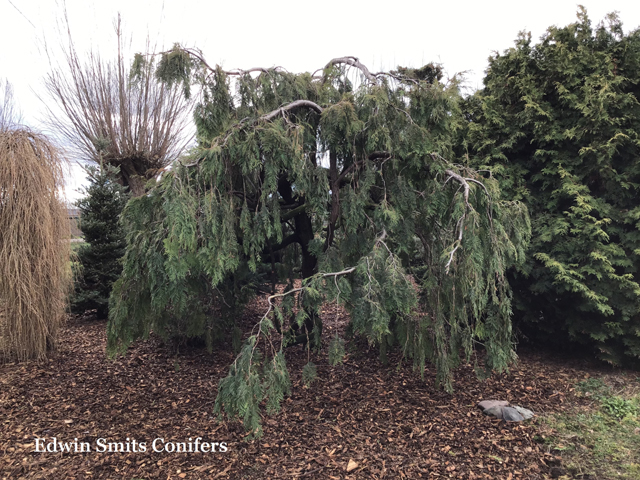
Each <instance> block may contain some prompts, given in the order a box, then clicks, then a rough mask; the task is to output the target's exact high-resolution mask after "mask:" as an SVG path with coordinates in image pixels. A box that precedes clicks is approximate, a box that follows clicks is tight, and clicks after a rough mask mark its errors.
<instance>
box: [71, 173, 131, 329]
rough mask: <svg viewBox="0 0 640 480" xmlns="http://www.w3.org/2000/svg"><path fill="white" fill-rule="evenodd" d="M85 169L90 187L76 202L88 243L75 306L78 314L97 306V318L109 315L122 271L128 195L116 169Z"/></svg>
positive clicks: (80, 260)
mask: <svg viewBox="0 0 640 480" xmlns="http://www.w3.org/2000/svg"><path fill="white" fill-rule="evenodd" d="M86 171H87V173H88V177H89V187H88V188H87V189H86V190H85V193H86V196H85V197H84V198H82V199H81V200H79V201H78V204H77V205H78V208H79V209H80V214H81V216H80V229H81V230H82V234H83V236H84V240H85V242H87V244H86V245H83V246H82V247H81V248H80V250H79V252H78V263H79V265H80V266H81V268H80V271H79V272H78V274H77V279H76V286H75V294H74V298H73V303H72V309H73V311H74V312H76V313H83V312H85V311H86V310H92V309H95V310H97V316H98V318H107V316H108V312H109V294H110V293H111V287H112V285H113V282H115V281H116V280H117V279H118V277H119V276H120V272H121V271H122V264H121V263H120V260H121V258H122V257H123V256H124V252H125V247H126V243H125V236H124V231H123V228H122V226H121V225H120V223H119V218H120V214H121V213H122V210H123V208H124V206H125V204H126V203H127V199H128V195H127V193H126V191H125V188H124V187H123V186H121V185H119V184H118V183H117V181H116V178H117V177H116V175H117V169H116V168H114V167H111V166H105V167H103V168H99V167H96V166H93V165H90V166H88V167H86Z"/></svg>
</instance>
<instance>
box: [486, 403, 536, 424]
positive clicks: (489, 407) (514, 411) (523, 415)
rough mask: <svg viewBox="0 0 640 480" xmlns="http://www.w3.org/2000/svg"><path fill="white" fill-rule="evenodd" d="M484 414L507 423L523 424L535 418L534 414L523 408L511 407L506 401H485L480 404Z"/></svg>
mask: <svg viewBox="0 0 640 480" xmlns="http://www.w3.org/2000/svg"><path fill="white" fill-rule="evenodd" d="M478 407H479V408H480V409H482V413H484V414H485V415H488V416H490V417H494V418H497V419H500V420H504V421H505V422H522V421H523V420H529V419H530V418H532V417H533V415H534V413H533V412H532V411H531V410H529V409H527V408H523V407H519V406H516V405H510V404H509V402H507V401H505V400H483V401H481V402H478Z"/></svg>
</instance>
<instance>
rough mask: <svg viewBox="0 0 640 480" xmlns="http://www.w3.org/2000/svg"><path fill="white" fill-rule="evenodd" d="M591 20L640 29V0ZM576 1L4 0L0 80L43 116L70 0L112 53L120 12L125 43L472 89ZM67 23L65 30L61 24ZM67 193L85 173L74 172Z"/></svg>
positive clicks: (564, 19)
mask: <svg viewBox="0 0 640 480" xmlns="http://www.w3.org/2000/svg"><path fill="white" fill-rule="evenodd" d="M580 3H581V4H582V5H584V6H585V7H586V8H587V11H588V13H589V17H590V18H591V20H592V22H593V24H594V25H595V24H597V23H598V22H600V21H601V20H602V19H604V17H605V15H606V14H607V13H609V12H612V11H617V12H619V14H620V18H621V19H622V22H623V25H624V29H625V31H626V32H628V31H630V30H633V29H636V28H637V27H638V26H640V2H638V1H637V0H635V1H632V0H609V1H606V2H605V1H592V0H586V1H583V2H580ZM577 5H578V3H576V2H575V1H566V0H541V1H537V2H526V3H525V2H517V1H514V0H510V1H500V0H484V1H478V0H475V1H467V0H460V1H457V2H454V1H442V0H440V1H431V0H423V1H392V2H388V1H385V2H381V1H380V2H373V1H371V0H368V1H350V0H325V1H323V2H313V3H312V2H305V1H301V0H298V1H289V0H278V1H268V0H262V1H254V0H245V1H241V2H231V1H226V2H221V1H216V0H208V1H202V0H199V1H196V0H111V1H105V0H102V1H95V0H67V1H66V2H63V1H62V0H59V1H54V0H0V19H1V23H2V28H1V29H0V78H4V79H6V80H9V81H10V82H11V83H12V84H13V86H14V89H15V97H16V101H17V104H18V107H19V108H20V110H21V112H22V114H23V120H24V123H26V124H28V125H30V126H33V127H36V128H38V127H39V126H40V120H41V118H42V116H43V114H42V105H41V103H40V101H39V100H38V98H37V94H41V95H44V94H43V93H42V91H43V89H42V79H43V77H44V75H45V74H46V72H47V71H48V70H49V68H50V67H49V61H48V59H47V55H46V54H45V49H44V45H45V43H46V44H47V46H48V49H49V51H50V52H52V54H53V55H54V59H55V55H56V52H59V51H60V44H61V42H62V41H63V40H64V36H63V35H66V32H65V30H64V27H63V22H62V19H63V12H64V10H65V8H66V11H67V13H68V18H69V24H70V27H71V33H72V36H73V40H74V42H75V43H76V45H77V46H78V49H79V50H81V51H82V50H83V49H86V50H89V49H90V48H93V49H94V50H98V51H99V52H100V53H101V54H102V55H103V56H105V57H113V56H115V52H116V37H115V33H114V27H113V22H114V19H115V18H116V16H117V14H118V12H120V14H121V16H122V20H123V26H124V31H125V33H126V34H128V35H130V36H131V51H132V52H133V51H140V50H143V49H144V45H145V40H146V38H147V35H149V36H150V38H151V41H152V42H153V43H155V44H157V46H158V48H163V47H170V46H171V45H173V43H175V42H179V43H181V44H182V45H185V46H189V47H197V48H199V49H201V50H202V51H203V52H204V54H205V58H206V59H207V61H208V62H209V63H210V64H215V63H218V64H221V65H223V66H225V67H226V68H234V67H240V68H250V67H256V66H260V67H271V66H276V65H279V66H283V67H285V68H286V69H287V70H289V71H308V70H311V71H313V70H316V69H317V68H319V67H322V66H323V65H324V64H326V62H327V61H328V60H330V59H331V58H334V57H338V56H345V55H351V56H357V57H359V58H360V60H361V61H362V62H363V63H365V64H366V65H367V66H368V67H369V68H370V69H372V70H375V71H378V70H382V69H389V68H395V67H397V66H398V65H400V66H409V67H420V66H422V65H424V64H426V63H429V62H431V61H435V62H439V63H442V65H443V66H444V69H445V71H446V72H447V74H448V75H449V76H452V75H453V74H455V73H459V72H463V71H467V74H466V78H467V86H468V87H469V89H470V90H473V89H476V88H480V87H481V86H482V76H483V72H484V70H485V69H486V67H487V58H488V57H489V56H490V55H491V54H492V53H493V52H495V51H500V52H501V51H503V50H505V49H507V48H510V47H511V46H513V42H514V40H515V38H516V37H517V35H518V32H520V31H522V30H525V31H530V32H531V33H532V35H533V38H534V39H536V40H537V39H538V38H539V37H540V36H541V35H542V34H543V33H544V32H545V30H546V29H547V28H548V27H549V26H551V25H558V26H564V25H566V24H568V23H571V22H574V21H575V19H576V11H577V8H578V7H577ZM61 32H62V33H61ZM71 177H72V179H71V181H70V188H69V189H68V190H69V192H67V196H68V197H69V198H77V197H78V194H77V192H76V191H75V190H76V189H77V188H78V182H79V180H78V179H79V178H80V177H81V175H79V174H78V173H77V170H76V171H75V172H74V173H73V174H72V175H71Z"/></svg>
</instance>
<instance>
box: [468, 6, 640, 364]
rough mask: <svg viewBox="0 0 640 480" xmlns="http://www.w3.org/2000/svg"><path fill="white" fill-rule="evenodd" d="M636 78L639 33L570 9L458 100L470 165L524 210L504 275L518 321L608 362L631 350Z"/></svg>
mask: <svg viewBox="0 0 640 480" xmlns="http://www.w3.org/2000/svg"><path fill="white" fill-rule="evenodd" d="M639 81H640V32H639V31H637V30H636V31H633V32H631V33H629V34H627V35H625V34H624V32H623V29H622V25H621V23H620V21H619V19H618V18H617V16H616V15H610V16H609V17H607V20H606V22H605V23H604V24H600V25H598V26H596V27H593V26H592V25H591V22H590V20H589V18H588V17H587V14H586V12H585V11H584V10H583V9H581V10H580V12H579V14H578V21H577V22H576V23H573V24H571V25H568V26H566V27H562V28H557V27H552V28H550V29H549V30H548V31H547V33H546V35H545V36H544V37H543V38H542V40H541V41H540V42H539V43H533V42H532V41H531V38H530V35H525V34H521V36H520V37H519V38H518V40H517V42H516V44H515V46H514V47H513V48H511V49H509V50H507V51H505V52H504V53H503V54H498V55H495V56H494V57H493V58H491V60H490V66H489V70H488V72H487V76H486V78H485V80H484V82H485V87H484V89H482V90H481V91H479V92H477V94H476V95H475V96H473V97H471V98H469V99H468V100H467V102H466V106H465V114H466V118H467V120H468V123H467V124H466V128H467V131H466V133H468V137H467V139H466V140H467V142H468V144H467V145H468V147H469V148H470V151H471V153H472V155H475V161H476V162H477V163H476V165H488V168H491V169H492V170H493V172H494V175H495V176H496V178H498V179H499V181H500V186H501V189H502V198H503V199H505V200H507V199H508V200H521V201H523V202H524V203H525V204H526V205H527V206H528V208H529V211H530V214H531V221H532V228H533V237H532V242H531V246H530V249H529V253H528V258H527V263H526V268H525V272H526V275H522V274H514V275H512V278H511V285H512V288H513V289H514V292H515V298H516V306H517V313H516V315H515V318H516V319H520V320H521V322H520V324H519V325H520V327H521V328H522V329H523V331H524V332H525V333H526V334H527V335H530V336H532V337H537V338H538V339H540V338H542V339H543V340H544V341H545V342H548V341H550V340H556V341H564V342H566V340H567V337H568V338H570V339H572V340H574V341H579V342H582V343H586V344H589V345H592V346H595V347H596V348H597V349H598V351H599V354H600V356H601V358H603V359H605V360H608V361H611V362H614V363H618V362H620V361H622V360H623V358H624V357H626V358H627V359H638V358H639V357H640V286H639V284H638V282H639V280H640V274H639V272H638V265H639V254H640V229H639V227H640V191H639V190H640V103H639V101H638V100H639V99H640V83H639Z"/></svg>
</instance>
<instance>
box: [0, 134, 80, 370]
mask: <svg viewBox="0 0 640 480" xmlns="http://www.w3.org/2000/svg"><path fill="white" fill-rule="evenodd" d="M63 185H64V183H63V170H62V162H61V158H60V156H59V154H58V152H57V150H56V149H55V148H54V147H53V146H52V144H51V143H50V142H49V141H48V140H47V139H46V138H44V137H43V136H41V135H38V134H36V133H33V132H30V131H28V130H26V129H24V128H21V127H17V126H15V125H11V126H8V125H5V127H4V128H2V129H0V356H2V357H4V358H5V359H18V360H21V361H22V360H28V359H37V360H40V359H43V358H45V357H46V355H47V351H48V349H50V348H51V347H54V346H55V344H56V339H57V335H58V330H59V327H60V325H61V324H62V322H63V320H64V317H65V308H66V302H67V295H68V292H69V289H70V282H71V273H70V267H69V265H70V262H69V258H70V247H69V239H70V227H69V219H68V217H67V211H66V208H65V207H64V204H63V203H62V202H61V199H60V198H59V195H60V189H61V188H62V186H63Z"/></svg>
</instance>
